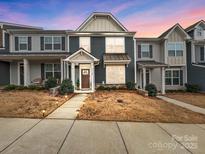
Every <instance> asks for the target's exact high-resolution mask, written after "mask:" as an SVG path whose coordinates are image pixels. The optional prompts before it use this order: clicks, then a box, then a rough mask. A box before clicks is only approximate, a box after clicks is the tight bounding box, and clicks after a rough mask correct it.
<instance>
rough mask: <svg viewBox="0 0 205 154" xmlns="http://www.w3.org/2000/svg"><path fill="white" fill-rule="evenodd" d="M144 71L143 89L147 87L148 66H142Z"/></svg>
mask: <svg viewBox="0 0 205 154" xmlns="http://www.w3.org/2000/svg"><path fill="white" fill-rule="evenodd" d="M142 72H143V89H145V87H146V68H145V67H143V68H142Z"/></svg>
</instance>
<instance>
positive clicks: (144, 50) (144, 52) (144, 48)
mask: <svg viewBox="0 0 205 154" xmlns="http://www.w3.org/2000/svg"><path fill="white" fill-rule="evenodd" d="M141 55H142V58H149V57H150V50H149V44H142V45H141Z"/></svg>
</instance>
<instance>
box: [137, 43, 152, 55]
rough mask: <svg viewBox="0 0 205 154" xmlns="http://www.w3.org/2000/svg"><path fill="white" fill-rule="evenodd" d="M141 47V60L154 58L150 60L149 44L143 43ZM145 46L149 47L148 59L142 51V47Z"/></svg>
mask: <svg viewBox="0 0 205 154" xmlns="http://www.w3.org/2000/svg"><path fill="white" fill-rule="evenodd" d="M140 45H141V58H140V59H153V58H150V48H149V46H150V44H149V43H142V44H140ZM143 45H146V46H148V51H146V52H149V56H148V57H143V54H142V53H143V51H142V46H143Z"/></svg>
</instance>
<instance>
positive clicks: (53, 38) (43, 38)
mask: <svg viewBox="0 0 205 154" xmlns="http://www.w3.org/2000/svg"><path fill="white" fill-rule="evenodd" d="M46 37H51V38H52V42H51V44H52V49H46V48H45V44H46V43H45V38H46ZM54 37H60V49H54ZM43 39H44V51H62V36H59V35H58V36H49V35H46V36H44V38H43Z"/></svg>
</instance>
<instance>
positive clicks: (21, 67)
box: [19, 63, 24, 85]
mask: <svg viewBox="0 0 205 154" xmlns="http://www.w3.org/2000/svg"><path fill="white" fill-rule="evenodd" d="M19 72H20V74H19V76H20V85H24V65H23V64H22V63H20V65H19Z"/></svg>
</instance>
